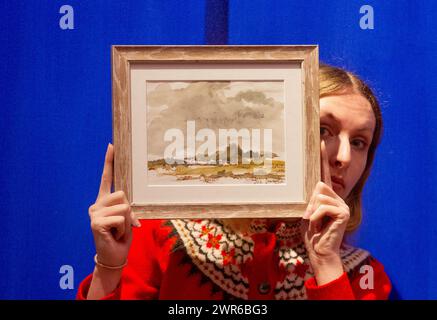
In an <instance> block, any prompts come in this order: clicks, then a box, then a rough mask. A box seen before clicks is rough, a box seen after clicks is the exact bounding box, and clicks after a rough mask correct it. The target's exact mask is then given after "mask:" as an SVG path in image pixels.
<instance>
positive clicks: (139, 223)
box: [134, 220, 141, 228]
mask: <svg viewBox="0 0 437 320" xmlns="http://www.w3.org/2000/svg"><path fill="white" fill-rule="evenodd" d="M134 227H137V228H139V227H141V222H140V220H135V221H134Z"/></svg>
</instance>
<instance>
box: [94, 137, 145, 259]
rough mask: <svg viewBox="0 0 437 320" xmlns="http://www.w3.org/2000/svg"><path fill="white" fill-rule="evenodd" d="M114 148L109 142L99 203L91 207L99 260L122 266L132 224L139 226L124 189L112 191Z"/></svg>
mask: <svg viewBox="0 0 437 320" xmlns="http://www.w3.org/2000/svg"><path fill="white" fill-rule="evenodd" d="M113 160H114V147H113V145H112V144H109V145H108V149H107V151H106V156H105V164H104V167H103V173H102V179H101V182H100V189H99V194H98V196H97V200H96V202H95V203H94V204H93V205H91V206H90V207H89V211H88V212H89V216H90V219H91V229H92V232H93V235H94V243H95V246H96V253H97V259H98V262H99V263H101V264H104V265H107V266H120V265H123V264H124V263H125V262H126V259H127V255H128V252H129V248H130V245H131V242H132V225H134V226H139V225H140V224H139V221H138V219H137V218H135V216H134V213H133V212H132V210H131V207H130V204H129V201H128V200H127V198H126V195H125V194H124V192H123V191H116V192H114V193H111V187H112V180H113Z"/></svg>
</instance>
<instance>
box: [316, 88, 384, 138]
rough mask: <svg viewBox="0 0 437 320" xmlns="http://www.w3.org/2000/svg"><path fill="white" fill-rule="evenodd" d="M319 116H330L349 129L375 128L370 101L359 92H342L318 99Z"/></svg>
mask: <svg viewBox="0 0 437 320" xmlns="http://www.w3.org/2000/svg"><path fill="white" fill-rule="evenodd" d="M320 118H321V119H322V118H330V119H332V120H335V121H337V122H340V124H341V125H342V126H345V127H350V129H361V128H363V129H364V128H368V129H370V130H371V131H373V129H374V128H375V123H376V120H375V115H374V113H373V110H372V106H371V105H370V102H369V101H368V100H367V99H366V98H364V97H363V96H362V95H360V94H356V93H351V94H342V95H335V96H328V97H323V98H321V99H320Z"/></svg>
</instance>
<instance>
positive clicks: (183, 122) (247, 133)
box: [145, 80, 285, 185]
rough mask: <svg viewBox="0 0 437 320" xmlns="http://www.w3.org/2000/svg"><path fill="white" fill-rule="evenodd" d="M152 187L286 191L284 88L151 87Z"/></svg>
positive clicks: (243, 84)
mask: <svg viewBox="0 0 437 320" xmlns="http://www.w3.org/2000/svg"><path fill="white" fill-rule="evenodd" d="M146 108H147V120H146V121H147V153H148V154H147V164H145V165H146V170H147V173H148V184H149V185H178V184H184V185H186V184H191V185H209V184H281V183H285V142H284V136H285V132H284V131H285V128H284V83H283V81H234V80H232V81H147V82H146Z"/></svg>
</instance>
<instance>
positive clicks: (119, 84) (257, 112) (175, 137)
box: [112, 46, 320, 219]
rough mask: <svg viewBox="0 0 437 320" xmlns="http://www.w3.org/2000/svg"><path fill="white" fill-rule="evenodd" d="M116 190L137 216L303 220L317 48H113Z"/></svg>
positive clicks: (312, 175)
mask: <svg viewBox="0 0 437 320" xmlns="http://www.w3.org/2000/svg"><path fill="white" fill-rule="evenodd" d="M112 83H113V143H114V148H115V160H114V162H115V163H114V166H115V172H114V180H115V189H116V190H123V191H124V192H125V193H126V196H127V197H128V199H129V201H130V203H131V206H132V208H133V210H134V212H135V213H136V214H137V216H138V217H139V218H150V219H156V218H165V219H167V218H168V219H170V218H250V217H301V216H302V215H303V212H304V210H305V208H306V206H307V204H308V201H309V198H310V193H311V192H312V190H313V188H314V186H315V184H316V183H317V181H319V179H320V136H319V93H318V92H319V88H318V47H317V46H113V47H112Z"/></svg>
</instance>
